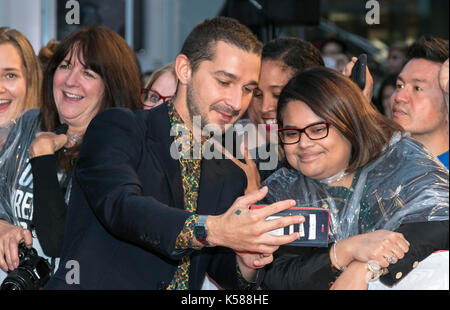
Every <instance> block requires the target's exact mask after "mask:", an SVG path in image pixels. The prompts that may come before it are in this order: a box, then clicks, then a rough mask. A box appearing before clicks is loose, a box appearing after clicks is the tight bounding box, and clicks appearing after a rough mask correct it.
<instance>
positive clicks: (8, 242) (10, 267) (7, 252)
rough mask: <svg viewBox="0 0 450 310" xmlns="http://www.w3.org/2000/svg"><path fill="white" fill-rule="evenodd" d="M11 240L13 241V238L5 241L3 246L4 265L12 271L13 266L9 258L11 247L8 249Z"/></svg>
mask: <svg viewBox="0 0 450 310" xmlns="http://www.w3.org/2000/svg"><path fill="white" fill-rule="evenodd" d="M11 239H13V240H14V238H12V237H10V238H8V239H6V240H5V243H4V244H3V249H4V255H5V261H6V265H7V266H8V270H14V266H13V263H12V258H11V247H10V243H11V242H10V240H11Z"/></svg>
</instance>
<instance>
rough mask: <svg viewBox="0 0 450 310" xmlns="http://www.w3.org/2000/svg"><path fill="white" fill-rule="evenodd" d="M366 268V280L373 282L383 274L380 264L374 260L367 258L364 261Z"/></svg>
mask: <svg viewBox="0 0 450 310" xmlns="http://www.w3.org/2000/svg"><path fill="white" fill-rule="evenodd" d="M366 269H367V271H368V272H367V275H366V280H367V282H374V281H376V280H378V278H379V277H380V276H381V275H382V274H383V269H382V268H381V266H380V264H378V262H377V261H374V260H369V261H368V262H367V263H366Z"/></svg>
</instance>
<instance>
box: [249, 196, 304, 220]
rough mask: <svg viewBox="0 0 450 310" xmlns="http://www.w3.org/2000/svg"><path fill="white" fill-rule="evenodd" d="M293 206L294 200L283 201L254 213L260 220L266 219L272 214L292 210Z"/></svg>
mask: <svg viewBox="0 0 450 310" xmlns="http://www.w3.org/2000/svg"><path fill="white" fill-rule="evenodd" d="M295 204H296V202H295V200H283V201H278V202H275V203H273V204H271V205H268V206H266V207H265V208H262V209H259V210H255V212H258V213H259V215H260V216H261V217H262V218H267V217H269V216H271V215H273V214H276V213H279V212H281V211H284V210H287V209H289V208H292V207H294V206H295Z"/></svg>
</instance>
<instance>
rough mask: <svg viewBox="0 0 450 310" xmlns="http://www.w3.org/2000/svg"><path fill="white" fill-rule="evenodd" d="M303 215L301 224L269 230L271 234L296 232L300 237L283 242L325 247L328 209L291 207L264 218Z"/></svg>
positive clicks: (255, 208) (257, 207) (273, 218)
mask: <svg viewBox="0 0 450 310" xmlns="http://www.w3.org/2000/svg"><path fill="white" fill-rule="evenodd" d="M265 207H267V205H253V206H251V209H252V210H257V209H261V208H265ZM292 215H303V216H304V217H305V222H303V223H301V224H293V225H290V226H286V227H283V228H279V229H276V230H273V231H271V232H269V234H271V235H273V236H283V235H290V234H292V233H294V232H298V233H299V235H300V238H299V239H297V240H294V241H293V242H291V243H288V244H285V245H287V246H300V247H327V246H328V242H329V236H328V235H329V231H330V210H328V209H322V208H306V207H292V208H290V209H288V210H284V211H281V212H279V213H276V214H274V215H272V216H269V217H268V218H267V219H266V220H268V221H270V220H275V219H278V218H280V217H283V216H292Z"/></svg>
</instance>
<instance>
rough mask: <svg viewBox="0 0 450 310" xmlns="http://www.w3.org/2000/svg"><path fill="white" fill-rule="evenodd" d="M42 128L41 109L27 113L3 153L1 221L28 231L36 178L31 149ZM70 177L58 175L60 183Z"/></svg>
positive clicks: (0, 185)
mask: <svg viewBox="0 0 450 310" xmlns="http://www.w3.org/2000/svg"><path fill="white" fill-rule="evenodd" d="M40 126H41V121H40V112H39V110H38V109H33V110H29V111H26V112H24V113H23V114H22V115H21V117H20V118H19V119H18V120H17V124H16V125H15V126H14V127H13V128H12V129H11V131H10V133H9V136H8V139H7V140H6V142H5V145H4V146H3V149H2V150H1V151H0V219H4V220H6V221H8V222H9V223H11V224H14V225H20V226H22V227H24V228H28V227H27V226H28V225H29V224H30V222H31V220H32V216H33V208H32V203H33V178H32V174H31V166H30V164H29V161H28V148H29V147H30V145H31V142H32V141H33V140H34V138H35V135H36V133H37V132H39V131H40ZM66 178H67V175H66V174H65V173H58V179H59V180H60V183H61V182H64V181H65V179H66ZM69 193H70V189H68V190H67V193H66V202H67V201H68V198H69V197H68V195H69ZM17 214H20V215H21V216H20V218H18V216H17Z"/></svg>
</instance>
